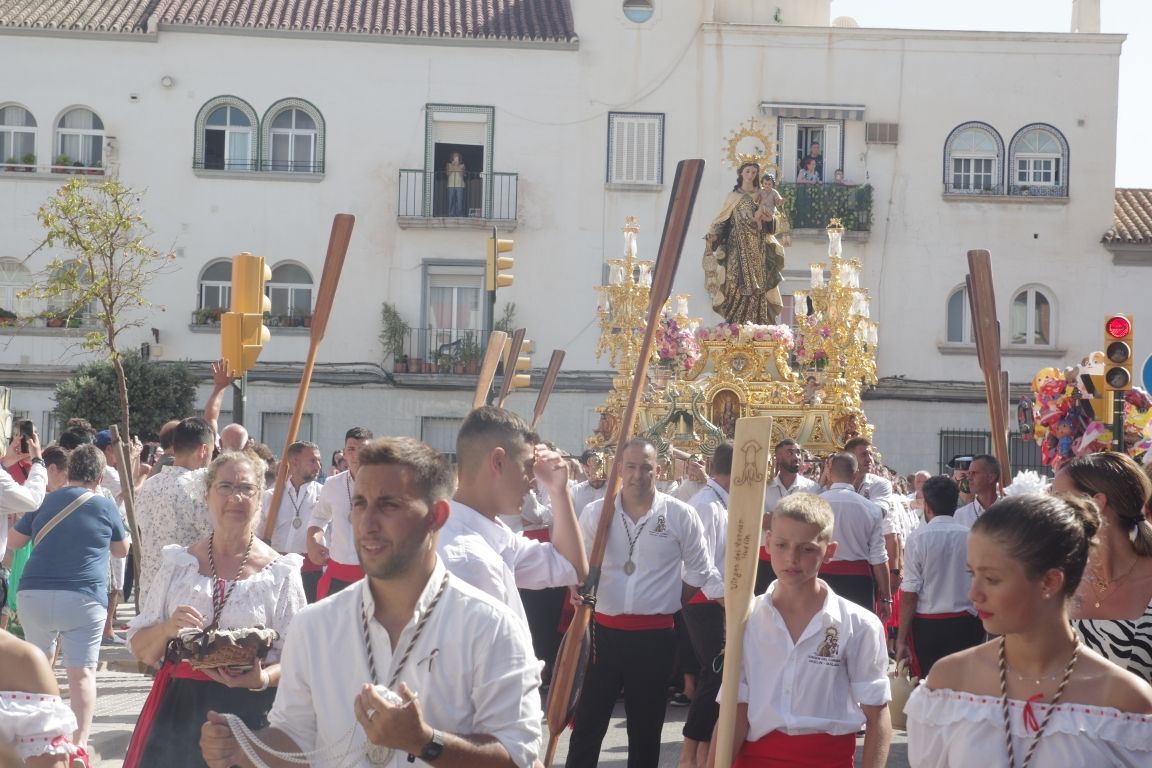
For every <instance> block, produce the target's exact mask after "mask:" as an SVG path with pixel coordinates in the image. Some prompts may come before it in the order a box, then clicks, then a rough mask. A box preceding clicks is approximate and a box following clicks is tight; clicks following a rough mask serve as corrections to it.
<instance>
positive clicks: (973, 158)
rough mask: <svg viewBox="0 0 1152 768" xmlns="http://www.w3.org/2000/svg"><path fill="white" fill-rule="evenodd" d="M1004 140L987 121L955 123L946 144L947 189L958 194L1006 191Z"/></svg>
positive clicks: (945, 188)
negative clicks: (955, 125) (1004, 181)
mask: <svg viewBox="0 0 1152 768" xmlns="http://www.w3.org/2000/svg"><path fill="white" fill-rule="evenodd" d="M1003 162H1004V140H1003V139H1001V138H1000V134H999V133H997V132H996V129H995V128H993V127H992V126H990V125H988V124H987V123H980V122H971V123H964V124H963V125H960V126H958V127H956V128H955V129H954V130H953V131H952V133H950V134H948V141H947V142H946V143H945V144H944V190H945V192H947V193H949V194H956V195H1000V194H1003V189H1004V186H1003V183H1002V177H1003Z"/></svg>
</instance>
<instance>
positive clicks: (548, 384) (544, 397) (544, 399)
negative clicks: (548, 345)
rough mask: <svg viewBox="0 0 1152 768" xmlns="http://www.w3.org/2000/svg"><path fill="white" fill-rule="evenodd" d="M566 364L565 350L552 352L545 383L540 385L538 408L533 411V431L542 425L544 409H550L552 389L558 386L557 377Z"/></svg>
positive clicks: (537, 397) (537, 399)
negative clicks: (549, 402)
mask: <svg viewBox="0 0 1152 768" xmlns="http://www.w3.org/2000/svg"><path fill="white" fill-rule="evenodd" d="M563 364H564V350H562V349H554V350H552V359H551V360H549V361H548V371H547V372H546V373H545V374H544V382H543V383H542V384H541V385H540V394H539V395H537V396H536V407H535V408H533V409H532V429H536V425H537V424H539V423H540V417H541V416H543V415H544V409H545V408H547V407H548V398H549V397H551V396H552V389H553V388H554V387H555V386H556V377H557V376H559V375H560V366H561V365H563Z"/></svg>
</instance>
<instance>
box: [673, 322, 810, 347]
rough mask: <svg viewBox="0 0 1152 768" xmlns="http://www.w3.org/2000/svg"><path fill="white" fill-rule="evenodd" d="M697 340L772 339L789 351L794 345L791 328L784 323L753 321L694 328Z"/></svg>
mask: <svg viewBox="0 0 1152 768" xmlns="http://www.w3.org/2000/svg"><path fill="white" fill-rule="evenodd" d="M696 338H697V339H698V340H699V341H729V340H734V341H742V342H752V341H774V342H776V343H777V344H779V345H780V346H782V347H783V348H784V349H786V350H788V351H791V350H792V349H793V348H794V347H795V346H796V340H795V337H793V335H792V329H791V328H789V327H788V326H786V325H756V324H755V323H744V324H743V325H740V324H737V323H720V324H718V325H714V326H710V327H701V328H697V329H696Z"/></svg>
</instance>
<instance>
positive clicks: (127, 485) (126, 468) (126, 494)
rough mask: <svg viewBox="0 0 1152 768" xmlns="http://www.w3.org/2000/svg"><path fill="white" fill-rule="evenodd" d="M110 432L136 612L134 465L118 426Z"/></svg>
mask: <svg viewBox="0 0 1152 768" xmlns="http://www.w3.org/2000/svg"><path fill="white" fill-rule="evenodd" d="M108 431H109V432H110V433H112V445H113V446H114V450H115V451H116V455H117V456H118V457H120V461H119V462H117V463H118V464H119V466H118V467H116V472H117V474H119V475H120V492H121V499H123V501H124V514H125V515H127V517H128V533H129V534H131V536H132V543H133V544H134V545H135V546H134V547H133V548H134V549H135V550H136V554H135V555H133V556H132V579H133V583H134V584H136V585H137V587H136V589H134V590H133V595H134V599H133V602H134V603H135V604H136V612H137V613H139V612H140V587H139V584H140V565H141V563H142V558H141V556H140V544H139V542H140V529H139V528H138V527H137V525H136V493H135V491H136V487H135V486H134V485H133V481H134V480H135V478H136V467H134V466H132V462H131V458H132V456H131V453H132V452H131V451H130V450H129V449H128V443H127V442H125V441H124V440H121V439H120V427H119V426H118V425H116V424H113V425H112V426H110V427H109V428H108Z"/></svg>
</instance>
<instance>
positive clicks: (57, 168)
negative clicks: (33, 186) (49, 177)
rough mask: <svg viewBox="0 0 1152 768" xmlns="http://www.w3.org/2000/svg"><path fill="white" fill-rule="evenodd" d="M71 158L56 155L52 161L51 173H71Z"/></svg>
mask: <svg viewBox="0 0 1152 768" xmlns="http://www.w3.org/2000/svg"><path fill="white" fill-rule="evenodd" d="M71 168H72V158H70V157H68V155H63V154H61V155H57V156H56V159H55V160H53V161H52V173H71V172H72V171H71Z"/></svg>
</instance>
